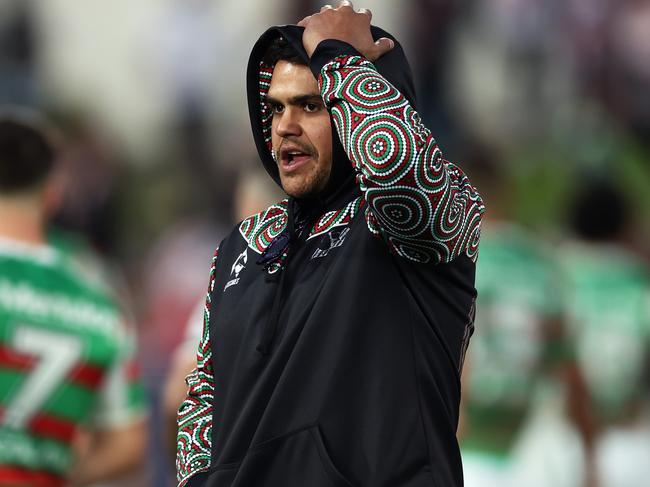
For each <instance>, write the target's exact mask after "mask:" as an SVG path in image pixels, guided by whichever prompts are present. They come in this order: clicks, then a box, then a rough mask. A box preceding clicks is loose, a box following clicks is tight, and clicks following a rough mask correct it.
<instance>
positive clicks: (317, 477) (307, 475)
mask: <svg viewBox="0 0 650 487" xmlns="http://www.w3.org/2000/svg"><path fill="white" fill-rule="evenodd" d="M305 486H309V487H354V486H353V484H352V483H350V482H349V481H348V480H347V479H346V478H345V477H343V475H342V474H341V473H340V472H339V470H338V469H337V468H336V467H335V466H334V463H333V462H332V460H331V458H330V456H329V454H328V453H327V450H326V448H325V444H324V442H323V437H322V435H321V433H320V430H319V428H318V426H309V427H306V428H302V429H301V430H298V431H296V432H293V433H290V434H288V435H285V436H281V437H278V438H274V439H272V440H268V441H265V442H263V443H261V444H259V445H256V446H255V447H253V448H252V449H251V450H250V451H249V452H248V454H247V455H246V457H245V458H244V460H243V461H242V462H241V465H240V467H239V471H238V472H237V474H236V476H235V478H234V481H233V482H232V487H305Z"/></svg>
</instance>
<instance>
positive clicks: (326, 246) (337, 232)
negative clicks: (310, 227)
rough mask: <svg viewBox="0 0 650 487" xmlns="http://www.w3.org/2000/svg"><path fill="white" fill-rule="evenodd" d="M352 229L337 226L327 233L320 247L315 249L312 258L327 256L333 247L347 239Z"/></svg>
mask: <svg viewBox="0 0 650 487" xmlns="http://www.w3.org/2000/svg"><path fill="white" fill-rule="evenodd" d="M349 232H350V229H349V228H348V227H345V228H343V229H338V228H335V229H334V230H332V231H330V232H328V233H326V234H325V235H324V236H323V238H322V239H321V241H320V242H319V244H318V248H317V249H316V250H315V251H314V253H313V254H312V256H311V258H312V259H317V258H319V257H325V256H326V255H327V254H329V253H330V251H331V250H332V249H335V248H337V247H340V246H341V245H343V242H344V241H345V237H347V235H348V233H349Z"/></svg>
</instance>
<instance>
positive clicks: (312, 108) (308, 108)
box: [305, 103, 320, 113]
mask: <svg viewBox="0 0 650 487" xmlns="http://www.w3.org/2000/svg"><path fill="white" fill-rule="evenodd" d="M319 108H320V107H319V106H318V105H317V104H316V103H305V111H306V112H310V113H311V112H315V111H317V110H318V109H319Z"/></svg>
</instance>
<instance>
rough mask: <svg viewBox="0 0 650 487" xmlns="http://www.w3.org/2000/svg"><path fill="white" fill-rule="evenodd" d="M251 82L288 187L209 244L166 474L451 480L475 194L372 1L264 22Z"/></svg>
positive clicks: (190, 481)
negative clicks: (368, 5) (191, 366)
mask: <svg viewBox="0 0 650 487" xmlns="http://www.w3.org/2000/svg"><path fill="white" fill-rule="evenodd" d="M247 76H248V78H247V87H248V103H249V111H250V118H251V125H252V129H253V136H254V139H255V143H256V145H257V148H258V151H259V153H260V157H261V159H262V163H263V164H264V166H265V168H266V170H267V171H268V173H269V174H270V176H271V177H272V178H273V179H274V180H275V181H276V182H277V183H278V184H280V185H281V186H282V188H283V189H284V190H285V192H286V193H287V195H288V198H287V199H285V200H283V201H281V202H280V203H278V204H276V205H273V206H271V207H269V208H268V209H266V210H264V211H263V212H260V213H259V214H257V215H254V216H251V217H249V218H247V219H246V220H244V221H243V222H241V224H240V225H239V226H238V227H237V228H236V229H235V230H234V231H233V232H232V233H231V234H230V235H229V236H228V237H226V238H225V239H224V240H223V241H222V242H221V243H220V245H219V248H218V250H217V252H216V253H215V257H214V260H213V265H212V269H211V272H210V284H209V289H208V296H207V300H206V306H205V322H204V330H203V337H202V339H201V342H200V345H199V353H198V363H197V368H196V370H195V371H194V372H193V373H192V374H191V375H190V376H188V379H187V381H188V385H189V391H188V396H187V398H186V400H185V401H184V402H183V405H182V406H181V408H180V410H179V432H178V456H177V473H178V480H179V483H180V485H181V486H184V485H191V486H198V485H205V486H210V487H222V486H223V487H227V486H232V487H258V486H263V487H276V486H277V487H305V486H310V487H336V486H341V487H343V486H348V487H349V486H368V487H370V486H373V487H380V486H381V487H388V486H390V487H396V486H399V487H407V486H408V487H424V486H429V487H434V486H435V487H449V486H461V485H462V483H463V481H462V467H461V462H460V455H459V451H458V445H457V442H456V437H455V432H456V427H457V423H458V406H459V400H460V380H459V378H460V372H461V368H462V363H463V358H464V354H465V350H466V347H467V344H468V341H469V337H470V335H471V333H472V330H473V313H474V300H475V297H476V291H475V289H474V266H475V259H476V255H477V250H478V241H479V234H480V220H481V214H482V213H483V211H484V209H483V204H482V202H481V199H480V197H479V195H478V193H477V192H476V190H475V189H474V188H473V187H472V186H471V184H470V183H469V181H468V179H467V177H466V176H465V174H464V173H463V172H462V171H461V170H460V169H459V168H458V167H457V166H455V165H454V164H452V163H450V162H447V161H445V160H444V159H443V158H442V154H441V151H440V149H439V148H438V145H437V143H436V142H435V140H434V139H433V137H432V136H431V134H430V133H429V131H428V130H427V129H426V128H425V127H424V126H423V125H422V123H421V121H420V117H419V116H418V114H417V112H416V111H415V109H414V106H415V98H414V94H413V91H414V90H413V84H412V80H411V75H410V70H409V67H408V64H407V62H406V58H405V56H404V53H403V51H402V49H401V47H400V46H399V44H398V43H397V41H396V40H395V39H394V38H392V37H391V36H389V35H388V34H387V33H386V32H384V31H382V30H381V29H378V28H376V27H371V26H370V12H369V11H367V10H363V9H362V10H360V11H355V10H354V9H353V7H352V5H351V4H350V3H349V2H341V4H340V5H339V6H338V7H337V8H336V9H334V8H332V7H329V6H326V7H324V8H323V9H321V11H320V12H319V13H317V14H314V15H312V16H310V17H307V18H306V19H304V20H303V21H302V22H301V23H300V24H299V25H298V26H281V27H273V28H271V29H269V30H268V31H267V32H265V33H264V34H263V35H262V37H261V38H260V39H259V40H258V42H257V43H256V44H255V46H254V48H253V51H252V53H251V57H250V61H249V65H248V73H247Z"/></svg>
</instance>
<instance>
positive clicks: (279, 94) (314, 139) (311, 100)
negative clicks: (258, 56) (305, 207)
mask: <svg viewBox="0 0 650 487" xmlns="http://www.w3.org/2000/svg"><path fill="white" fill-rule="evenodd" d="M267 102H268V103H269V105H270V106H271V109H272V111H273V122H272V142H273V153H274V157H275V162H276V163H277V165H278V170H279V172H280V180H281V182H282V188H283V189H284V190H285V192H286V193H287V194H288V195H290V196H294V197H296V198H303V197H308V196H315V195H317V194H318V193H319V192H320V191H322V190H323V188H324V187H325V185H326V184H327V181H328V179H329V177H330V172H331V169H332V126H331V121H330V115H329V112H328V111H327V109H326V108H325V106H324V105H323V100H322V99H321V97H320V93H319V91H318V84H317V83H316V80H315V79H314V76H313V75H312V73H311V71H310V70H309V68H308V67H307V66H302V65H299V64H293V63H290V62H287V61H278V62H277V64H276V65H275V69H274V70H273V77H272V78H271V86H270V87H269V92H268V95H267Z"/></svg>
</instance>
